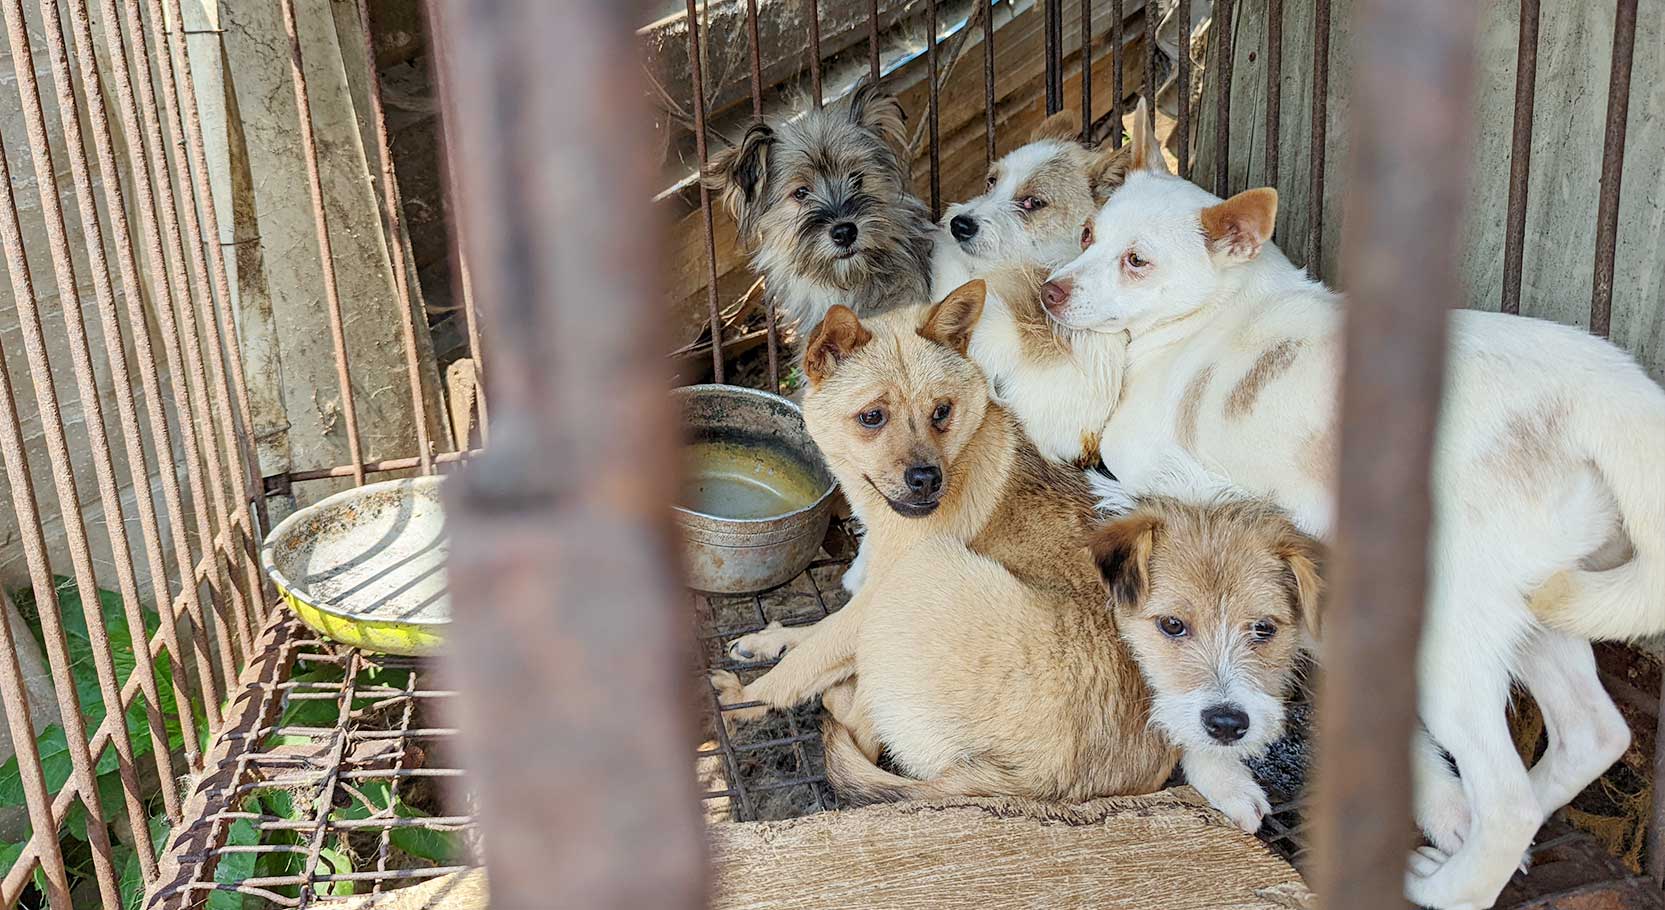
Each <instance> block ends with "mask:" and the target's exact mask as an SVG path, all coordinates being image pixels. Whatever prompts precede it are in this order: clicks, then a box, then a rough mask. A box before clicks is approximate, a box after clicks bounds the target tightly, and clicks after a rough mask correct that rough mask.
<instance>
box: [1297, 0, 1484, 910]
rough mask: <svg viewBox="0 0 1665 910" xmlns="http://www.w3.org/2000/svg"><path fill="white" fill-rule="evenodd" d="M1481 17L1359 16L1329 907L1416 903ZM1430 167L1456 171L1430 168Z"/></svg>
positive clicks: (1324, 756) (1416, 12)
mask: <svg viewBox="0 0 1665 910" xmlns="http://www.w3.org/2000/svg"><path fill="white" fill-rule="evenodd" d="M1477 13H1478V10H1477V7H1476V6H1475V5H1473V4H1459V5H1456V6H1453V5H1452V4H1450V3H1448V2H1446V0H1361V2H1360V3H1359V4H1358V7H1357V17H1358V18H1357V19H1356V20H1355V24H1356V29H1357V30H1356V31H1355V32H1354V34H1355V35H1357V36H1358V41H1357V57H1358V63H1357V70H1356V71H1355V74H1354V77H1353V92H1354V94H1353V101H1352V113H1353V127H1352V136H1353V148H1354V154H1353V157H1352V162H1353V172H1352V175H1351V179H1350V180H1349V181H1348V184H1349V188H1350V190H1351V192H1350V194H1349V198H1348V203H1349V204H1348V209H1347V217H1348V231H1349V233H1348V236H1349V241H1348V243H1347V246H1346V250H1345V254H1346V257H1347V261H1346V266H1347V276H1348V290H1349V294H1348V296H1349V302H1348V308H1347V318H1346V327H1345V330H1344V334H1345V341H1344V350H1343V355H1342V362H1343V363H1344V364H1345V367H1344V369H1343V375H1342V388H1341V421H1340V422H1341V428H1340V437H1341V450H1340V451H1341V466H1340V484H1339V494H1338V499H1337V504H1336V510H1335V511H1336V516H1337V517H1336V530H1335V548H1334V552H1333V557H1334V558H1333V567H1334V574H1333V585H1334V587H1333V590H1334V592H1335V600H1334V607H1333V608H1332V610H1331V611H1330V613H1328V614H1327V615H1326V622H1327V623H1328V624H1327V625H1326V628H1325V630H1324V649H1325V660H1326V666H1327V667H1329V668H1330V669H1329V671H1328V672H1327V673H1326V675H1325V678H1324V680H1323V685H1322V687H1321V692H1320V700H1319V708H1318V716H1319V718H1320V719H1321V720H1320V722H1319V729H1318V749H1317V752H1318V756H1319V762H1320V764H1319V769H1318V777H1317V787H1318V791H1317V792H1318V800H1317V806H1316V811H1315V813H1314V818H1313V825H1314V828H1313V833H1314V837H1313V846H1314V848H1315V851H1316V852H1315V864H1314V866H1313V867H1312V868H1313V871H1314V891H1316V892H1317V894H1318V895H1319V900H1320V906H1321V907H1326V908H1341V907H1346V908H1348V910H1388V908H1393V910H1398V908H1402V907H1404V906H1405V905H1406V904H1405V899H1404V898H1403V897H1402V894H1403V890H1402V889H1403V888H1404V880H1405V878H1404V877H1405V871H1404V870H1405V857H1406V856H1407V854H1408V851H1409V849H1410V847H1411V846H1412V844H1413V841H1412V839H1411V837H1410V830H1411V829H1410V827H1409V826H1407V825H1406V824H1405V820H1406V818H1407V816H1408V814H1409V809H1410V805H1411V775H1410V762H1409V749H1408V748H1407V744H1408V743H1410V742H1411V736H1412V733H1413V731H1414V729H1415V726H1416V717H1417V703H1416V672H1415V666H1416V654H1417V646H1418V640H1419V638H1420V633H1421V627H1422V606H1423V599H1424V597H1425V596H1426V592H1427V588H1428V559H1427V555H1428V554H1427V542H1428V534H1429V528H1430V524H1431V522H1432V491H1431V489H1430V470H1431V467H1432V461H1433V439H1434V430H1435V425H1436V423H1437V420H1438V416H1439V402H1440V386H1441V383H1442V381H1443V373H1444V367H1445V337H1446V322H1447V318H1446V313H1447V312H1448V311H1449V310H1450V309H1451V308H1452V307H1455V306H1458V305H1459V304H1460V293H1461V291H1460V283H1459V281H1458V274H1457V256H1458V251H1459V250H1460V249H1461V244H1460V242H1459V241H1460V233H1459V232H1460V230H1461V223H1462V219H1461V218H1453V217H1452V213H1453V212H1460V211H1461V210H1462V207H1463V204H1464V203H1465V201H1466V200H1467V196H1468V192H1467V191H1468V173H1467V167H1466V164H1467V162H1468V143H1469V142H1470V141H1471V139H1472V131H1473V129H1474V126H1473V123H1472V121H1471V119H1470V107H1471V101H1470V92H1469V89H1470V85H1471V76H1472V74H1473V69H1474V34H1475V26H1476V20H1477ZM1407 106H1409V107H1410V108H1412V109H1415V110H1416V111H1417V112H1418V113H1417V116H1416V117H1414V118H1410V119H1407V118H1406V117H1405V116H1404V112H1405V110H1406V109H1407ZM1434 156H1438V157H1439V158H1440V159H1441V160H1442V161H1444V162H1445V164H1444V165H1443V166H1441V167H1437V168H1430V167H1428V166H1427V162H1428V161H1429V159H1430V158H1431V157H1434ZM1330 617H1333V619H1331V618H1330ZM1332 655H1333V656H1334V658H1335V659H1334V661H1333V662H1331V657H1332Z"/></svg>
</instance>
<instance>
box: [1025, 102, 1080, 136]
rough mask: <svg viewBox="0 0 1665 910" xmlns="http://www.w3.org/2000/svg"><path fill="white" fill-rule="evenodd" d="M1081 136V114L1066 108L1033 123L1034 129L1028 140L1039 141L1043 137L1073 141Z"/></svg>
mask: <svg viewBox="0 0 1665 910" xmlns="http://www.w3.org/2000/svg"><path fill="white" fill-rule="evenodd" d="M1080 138H1081V115H1080V114H1077V113H1075V112H1073V111H1070V110H1068V109H1065V110H1061V111H1059V112H1058V113H1056V114H1053V115H1052V116H1050V117H1048V118H1046V119H1045V120H1042V121H1041V122H1040V123H1037V124H1035V129H1034V130H1033V131H1032V132H1031V133H1030V134H1029V141H1030V142H1040V141H1041V140H1043V139H1056V140H1058V141H1059V142H1075V141H1077V140H1079V139H1080Z"/></svg>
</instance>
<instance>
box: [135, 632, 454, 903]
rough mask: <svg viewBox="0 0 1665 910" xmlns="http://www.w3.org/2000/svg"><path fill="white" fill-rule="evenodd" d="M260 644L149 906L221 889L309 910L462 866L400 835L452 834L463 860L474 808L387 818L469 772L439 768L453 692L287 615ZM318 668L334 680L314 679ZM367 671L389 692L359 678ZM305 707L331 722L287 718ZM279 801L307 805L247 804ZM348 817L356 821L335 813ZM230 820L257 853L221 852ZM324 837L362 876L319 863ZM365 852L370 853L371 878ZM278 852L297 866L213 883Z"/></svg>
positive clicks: (417, 666)
mask: <svg viewBox="0 0 1665 910" xmlns="http://www.w3.org/2000/svg"><path fill="white" fill-rule="evenodd" d="M264 643H265V645H266V648H265V650H264V651H263V654H262V657H261V658H260V659H259V660H258V661H257V662H256V663H255V664H254V665H251V667H250V675H249V676H248V677H247V678H246V680H245V683H244V686H243V688H242V690H241V692H240V693H239V695H238V698H237V705H238V706H239V708H240V710H238V711H237V713H236V720H237V723H236V725H235V726H233V727H231V728H229V729H227V730H226V731H224V732H222V733H221V734H220V735H219V736H218V737H216V739H215V742H214V744H213V747H212V748H211V749H210V753H211V754H212V755H215V756H217V757H218V758H219V759H220V762H219V764H218V765H217V766H216V767H215V768H214V770H213V772H212V773H210V774H209V775H207V776H206V777H205V779H204V780H203V782H202V783H201V784H199V786H198V788H197V790H196V792H195V793H194V794H193V796H192V799H191V803H190V805H189V806H188V807H187V812H186V818H185V821H184V823H183V830H182V832H181V834H180V835H178V836H177V837H176V838H175V840H174V849H173V851H171V852H170V854H169V855H168V856H167V857H165V858H164V868H163V870H162V872H163V880H164V884H163V885H162V886H161V887H159V888H158V889H156V891H155V892H154V893H153V894H152V895H151V899H150V902H149V904H148V905H147V906H149V907H151V908H153V910H161V908H169V910H173V908H186V907H196V906H201V905H203V904H204V902H205V901H206V900H207V896H208V894H209V893H210V892H215V891H221V892H232V893H237V894H244V895H251V896H255V897H259V898H262V899H264V900H266V901H268V902H269V903H270V904H271V905H273V906H278V907H305V906H308V905H310V904H312V903H313V902H315V901H317V900H318V899H320V898H322V897H325V896H328V895H329V893H330V892H334V891H338V890H343V889H341V888H340V885H341V884H342V883H351V885H352V890H353V891H354V892H356V893H359V894H364V893H380V892H381V891H382V890H383V889H385V888H397V887H400V886H403V885H408V884H412V883H415V882H417V881H421V880H425V879H431V878H435V877H438V876H441V875H447V874H450V873H453V872H461V871H463V870H464V869H467V868H469V866H467V865H460V864H457V865H444V864H431V863H430V864H427V865H423V864H421V863H417V862H413V861H412V858H411V857H409V856H408V855H402V854H400V853H398V852H397V851H396V849H395V846H394V837H395V832H406V831H412V830H419V831H430V832H447V833H449V834H452V835H455V836H457V837H458V838H460V840H461V841H462V843H463V844H464V845H466V847H467V853H466V855H469V856H473V855H477V852H476V851H477V850H478V846H479V845H478V843H477V839H476V837H475V821H474V816H473V814H472V812H471V811H464V812H461V813H459V814H445V813H437V814H432V815H428V816H426V817H411V816H409V815H401V814H398V813H396V812H395V811H394V807H395V806H397V805H398V804H399V803H398V800H399V798H400V797H401V796H411V795H412V791H413V790H420V789H426V790H428V791H429V794H428V795H431V796H435V797H438V796H441V795H444V796H450V795H452V794H461V793H462V789H461V788H462V786H463V781H464V772H463V771H462V770H461V769H459V768H457V767H454V766H452V765H451V764H450V762H449V759H448V753H449V751H450V744H451V742H452V741H453V740H454V738H455V736H456V730H454V729H452V728H449V727H441V726H434V725H433V724H434V723H435V720H434V718H435V717H436V716H440V717H443V716H444V714H445V711H446V707H445V703H446V702H447V701H449V700H450V699H451V698H452V697H453V696H454V695H455V693H454V692H451V691H447V690H443V689H431V688H428V686H427V674H426V670H427V666H426V664H425V663H424V662H422V661H420V660H416V659H413V658H403V657H391V656H378V655H370V654H366V653H364V652H362V651H359V650H357V649H353V648H347V647H343V646H340V645H336V644H333V643H331V642H329V641H327V640H325V639H323V638H321V637H319V636H318V635H317V634H316V633H313V632H312V631H311V630H309V629H307V628H305V627H304V626H302V625H301V624H300V623H299V622H298V621H297V620H295V619H294V618H292V617H290V616H288V615H280V616H279V617H277V618H276V620H275V621H274V622H273V623H272V624H271V625H270V626H269V627H268V629H267V631H266V635H265V637H264ZM320 670H322V671H336V672H325V673H323V674H320V673H318V672H316V671H320ZM366 671H377V672H375V673H367V672H366ZM320 675H323V676H325V677H328V678H325V679H319V678H318V677H319V676H320ZM374 675H379V676H381V677H386V678H389V679H390V680H392V682H391V684H390V683H383V682H377V681H375V680H374V679H370V678H368V677H371V676H374ZM401 676H402V677H403V678H402V679H400V678H399V677H401ZM308 702H323V703H328V704H330V705H332V706H334V709H335V710H334V713H335V722H334V723H333V724H329V725H316V726H310V725H303V724H295V723H289V724H286V723H284V722H283V718H284V717H285V716H287V715H288V714H289V713H290V712H291V709H293V708H295V707H296V706H299V705H303V704H305V703H308ZM375 783H381V784H385V786H386V788H387V793H388V796H387V798H386V799H385V800H383V799H378V798H376V797H374V796H370V795H366V793H365V789H366V788H367V787H368V785H371V784H375ZM274 791H282V792H283V793H286V794H288V797H289V798H290V799H292V800H293V802H294V805H296V806H297V807H298V806H302V805H306V806H308V807H310V813H311V814H310V817H308V818H283V817H278V816H275V815H271V814H268V813H266V812H263V811H258V810H259V809H260V807H261V803H260V802H258V801H257V800H256V799H255V798H256V797H258V796H260V795H261V794H264V793H272V792H274ZM440 791H442V792H440ZM344 809H352V810H356V811H354V812H352V813H351V814H350V815H348V816H347V817H338V810H344ZM355 816H363V817H355ZM239 823H243V824H245V825H246V826H248V827H251V828H252V829H253V831H254V832H255V834H256V842H255V843H253V844H228V843H227V840H228V834H229V832H230V829H231V828H232V826H233V825H237V824H239ZM245 830H247V828H245ZM332 839H333V840H337V841H339V842H342V843H350V844H351V846H352V848H353V850H354V852H355V853H358V854H359V856H358V861H357V862H356V863H355V866H356V867H358V868H359V869H360V870H361V871H356V872H347V873H336V872H334V871H332V870H331V867H330V866H329V865H328V864H326V863H324V862H323V861H322V859H323V852H324V847H325V844H326V843H328V842H330V841H331V840H332ZM366 851H370V852H372V854H373V856H374V857H375V863H374V868H370V863H369V862H367V861H366V857H365V856H364V853H365V852H366ZM275 854H290V855H292V856H293V857H295V858H298V859H299V860H300V862H301V868H300V870H299V871H298V872H294V873H289V874H278V875H266V876H258V875H256V876H247V877H243V878H241V879H240V880H239V879H232V880H229V881H219V880H217V878H228V877H227V876H217V875H216V870H217V868H218V866H219V865H220V864H221V863H222V862H225V861H226V860H227V858H228V857H235V856H251V855H252V856H256V857H258V856H267V855H275Z"/></svg>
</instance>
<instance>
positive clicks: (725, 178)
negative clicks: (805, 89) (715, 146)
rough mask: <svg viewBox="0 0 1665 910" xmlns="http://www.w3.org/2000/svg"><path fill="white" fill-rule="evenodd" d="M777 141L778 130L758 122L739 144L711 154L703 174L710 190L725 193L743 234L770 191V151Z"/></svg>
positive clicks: (701, 175)
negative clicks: (765, 195)
mask: <svg viewBox="0 0 1665 910" xmlns="http://www.w3.org/2000/svg"><path fill="white" fill-rule="evenodd" d="M774 144H775V131H774V130H772V129H770V128H769V126H768V125H767V124H764V123H754V124H752V127H751V129H748V130H746V135H745V137H744V138H742V139H741V140H740V144H739V145H737V146H734V147H733V148H726V149H723V150H722V151H720V152H718V153H717V154H715V155H713V156H711V160H709V161H707V162H706V163H705V170H704V171H702V172H701V174H700V180H701V181H702V182H704V184H705V186H706V189H709V190H711V191H713V192H716V193H721V194H722V200H723V204H724V205H725V206H727V207H728V212H729V214H730V215H732V216H733V217H734V220H735V222H736V223H737V224H739V225H740V232H741V233H742V234H746V235H749V234H750V233H751V230H752V227H753V224H754V222H755V220H756V219H754V218H753V217H752V215H753V213H755V212H756V211H758V210H759V209H760V208H761V206H759V205H758V204H757V203H758V202H759V201H760V200H762V198H763V196H764V194H766V193H767V192H768V190H769V186H768V182H769V150H770V149H771V148H773V147H774Z"/></svg>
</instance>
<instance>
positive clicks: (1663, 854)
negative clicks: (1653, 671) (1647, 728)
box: [1646, 676, 1665, 885]
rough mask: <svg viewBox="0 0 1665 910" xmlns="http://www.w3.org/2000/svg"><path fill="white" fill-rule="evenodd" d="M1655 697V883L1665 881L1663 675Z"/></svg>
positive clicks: (1651, 828) (1651, 854)
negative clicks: (1656, 714)
mask: <svg viewBox="0 0 1665 910" xmlns="http://www.w3.org/2000/svg"><path fill="white" fill-rule="evenodd" d="M1653 701H1654V705H1653V710H1654V711H1656V712H1657V713H1658V716H1657V717H1655V718H1654V729H1653V780H1654V786H1653V807H1652V809H1653V811H1652V814H1651V818H1650V819H1649V821H1650V824H1649V825H1648V834H1647V849H1648V856H1647V867H1646V871H1647V873H1648V877H1649V878H1651V879H1653V883H1654V884H1655V885H1665V787H1662V786H1660V782H1662V781H1665V710H1661V708H1662V707H1665V676H1662V677H1661V679H1660V690H1659V697H1658V698H1657V699H1654V700H1653Z"/></svg>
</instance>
